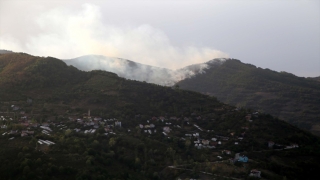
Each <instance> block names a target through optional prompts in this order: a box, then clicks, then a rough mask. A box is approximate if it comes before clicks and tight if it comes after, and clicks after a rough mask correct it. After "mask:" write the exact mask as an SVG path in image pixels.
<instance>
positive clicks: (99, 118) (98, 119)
mask: <svg viewBox="0 0 320 180" xmlns="http://www.w3.org/2000/svg"><path fill="white" fill-rule="evenodd" d="M93 120H94V121H101V120H102V118H101V117H95V118H93Z"/></svg>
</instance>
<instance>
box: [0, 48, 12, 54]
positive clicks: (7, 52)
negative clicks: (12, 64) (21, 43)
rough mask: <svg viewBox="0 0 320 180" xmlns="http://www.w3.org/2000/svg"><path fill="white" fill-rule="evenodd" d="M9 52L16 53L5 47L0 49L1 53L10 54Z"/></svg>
mask: <svg viewBox="0 0 320 180" xmlns="http://www.w3.org/2000/svg"><path fill="white" fill-rule="evenodd" d="M9 53H14V52H12V51H8V50H4V49H0V54H9Z"/></svg>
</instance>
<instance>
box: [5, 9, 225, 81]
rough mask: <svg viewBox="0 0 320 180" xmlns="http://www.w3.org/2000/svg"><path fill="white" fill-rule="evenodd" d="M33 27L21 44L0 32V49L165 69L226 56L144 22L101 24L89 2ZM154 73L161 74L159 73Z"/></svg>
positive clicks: (45, 16)
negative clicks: (180, 41) (175, 39)
mask: <svg viewBox="0 0 320 180" xmlns="http://www.w3.org/2000/svg"><path fill="white" fill-rule="evenodd" d="M110 18H112V17H110ZM36 27H38V31H39V32H40V33H38V34H37V35H31V36H30V37H28V40H27V42H24V43H21V42H19V40H18V39H15V38H14V37H12V36H10V35H8V34H6V35H0V48H1V49H9V50H13V51H18V52H26V53H30V54H33V55H38V56H53V57H57V58H60V59H70V58H74V57H79V56H82V55H87V54H97V55H104V56H108V57H120V58H124V59H130V60H133V61H135V62H139V63H142V64H148V65H151V66H156V67H162V68H168V69H179V68H182V67H184V66H187V65H190V64H198V63H202V62H205V61H208V60H210V59H214V58H226V57H228V55H227V54H225V53H223V52H221V51H219V50H215V49H213V48H210V47H201V48H198V47H194V46H183V47H177V46H174V45H172V43H171V42H170V39H169V38H168V37H167V36H166V34H165V33H164V32H162V31H161V30H159V29H156V28H153V27H152V26H150V25H147V24H146V25H141V26H138V27H129V26H126V27H125V26H123V27H119V26H113V25H106V24H103V23H102V15H101V12H100V9H99V7H98V6H95V5H92V4H84V5H83V6H82V9H81V10H80V11H78V12H75V11H71V10H69V9H63V8H57V9H53V10H51V11H48V12H45V13H43V14H41V15H39V16H38V18H37V19H36ZM89 61H90V60H89ZM94 63H95V61H92V62H91V63H88V64H86V65H87V66H89V67H90V66H91V69H93V67H96V66H97V64H94ZM110 67H114V68H118V70H117V69H109V70H110V71H113V72H115V71H119V69H121V67H120V66H117V67H115V66H110ZM141 71H143V69H141ZM150 71H151V70H150ZM135 73H139V71H135ZM155 73H156V72H155ZM189 73H190V72H189ZM141 75H143V73H142V74H141ZM131 76H132V75H131ZM135 76H137V77H138V76H139V74H136V75H135ZM153 76H159V77H160V76H161V73H160V74H154V75H153ZM184 76H186V75H183V74H182V75H178V76H177V77H184ZM140 79H141V78H140ZM160 79H161V78H160ZM158 84H161V83H158Z"/></svg>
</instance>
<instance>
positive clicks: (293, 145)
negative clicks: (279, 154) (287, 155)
mask: <svg viewBox="0 0 320 180" xmlns="http://www.w3.org/2000/svg"><path fill="white" fill-rule="evenodd" d="M291 146H292V147H293V148H298V147H299V146H298V144H291Z"/></svg>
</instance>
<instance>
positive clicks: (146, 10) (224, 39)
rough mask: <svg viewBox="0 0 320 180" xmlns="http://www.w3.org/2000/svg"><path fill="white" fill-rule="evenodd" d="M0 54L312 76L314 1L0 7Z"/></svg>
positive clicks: (319, 39)
mask: <svg viewBox="0 0 320 180" xmlns="http://www.w3.org/2000/svg"><path fill="white" fill-rule="evenodd" d="M0 49H8V50H12V51H18V52H27V53H29V54H33V55H38V56H54V57H57V58H62V59H67V58H74V57H78V56H82V55H86V54H101V55H106V56H111V57H120V58H125V59H130V60H133V61H137V62H140V63H144V64H149V65H154V66H159V67H165V68H170V69H176V68H181V67H183V66H186V65H190V64H194V63H201V62H206V61H208V60H211V59H213V58H217V57H231V58H236V59H239V60H241V61H242V62H245V63H250V64H254V65H256V66H258V67H262V68H269V69H272V70H276V71H287V72H291V73H293V74H296V75H298V76H305V77H309V76H311V77H314V76H320V1H318V0H314V1H307V0H301V1H298V0H297V1H292V0H290V1H285V0H283V1H275V0H274V1H272V0H267V1H263V0H258V1H257V0H252V1H251V0H239V1H225V0H224V1H222V0H221V1H214V0H211V1H182V0H176V1H163V0H161V1H160V0H152V1H151V0H149V1H147V0H145V1H134V0H131V1H124V0H118V1H107V0H106V1H98V0H90V1H81V0H74V1H71V0H70V1H65V0H63V1H62V0H55V1H53V0H46V1H42V0H41V1H40V0H23V1H22V0H21V1H19V0H0Z"/></svg>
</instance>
